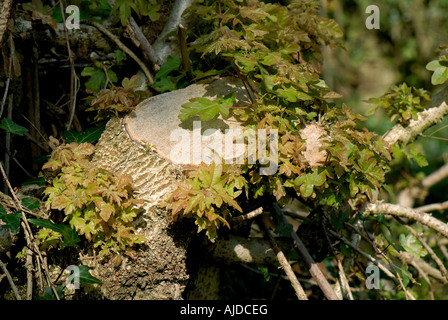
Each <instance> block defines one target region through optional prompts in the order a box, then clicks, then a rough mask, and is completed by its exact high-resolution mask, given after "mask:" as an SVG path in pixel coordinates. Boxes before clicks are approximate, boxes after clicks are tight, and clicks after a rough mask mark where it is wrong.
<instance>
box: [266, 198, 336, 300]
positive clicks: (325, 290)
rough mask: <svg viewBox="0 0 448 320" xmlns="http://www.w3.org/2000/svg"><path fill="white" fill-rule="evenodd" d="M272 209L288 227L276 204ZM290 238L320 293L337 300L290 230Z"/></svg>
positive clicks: (306, 251) (297, 238)
mask: <svg viewBox="0 0 448 320" xmlns="http://www.w3.org/2000/svg"><path fill="white" fill-rule="evenodd" d="M273 208H274V210H275V212H276V213H277V214H278V215H279V217H280V218H281V219H282V220H283V223H284V224H286V225H288V224H289V222H288V221H287V220H286V217H285V215H284V214H283V212H282V210H281V209H280V207H279V206H278V204H277V203H275V202H274V203H273ZM291 237H292V238H293V240H294V243H295V245H296V248H297V249H298V251H299V252H300V254H301V255H302V257H303V258H304V260H305V262H306V264H307V265H308V268H309V271H310V273H311V275H312V276H313V278H314V280H316V282H317V284H318V285H319V287H320V288H321V290H322V292H323V293H324V295H325V297H326V298H327V299H328V300H339V298H338V296H337V295H336V293H335V292H334V290H333V288H332V287H331V286H330V284H329V283H328V281H327V279H326V278H325V276H324V275H323V273H322V271H320V269H319V267H318V266H317V264H316V262H314V259H313V258H312V257H311V255H310V254H309V252H308V250H307V249H306V247H305V245H304V244H303V242H302V240H300V238H299V236H298V235H297V233H295V232H294V230H293V229H291Z"/></svg>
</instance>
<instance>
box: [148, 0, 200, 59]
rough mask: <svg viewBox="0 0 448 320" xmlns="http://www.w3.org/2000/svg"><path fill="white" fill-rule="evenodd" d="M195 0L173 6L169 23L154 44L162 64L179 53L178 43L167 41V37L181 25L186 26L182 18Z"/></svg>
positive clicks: (180, 2) (184, 1)
mask: <svg viewBox="0 0 448 320" xmlns="http://www.w3.org/2000/svg"><path fill="white" fill-rule="evenodd" d="M193 3H194V0H176V1H175V2H174V4H173V8H172V10H171V13H170V16H169V18H168V21H167V22H166V24H165V26H164V27H163V30H162V32H161V33H160V35H159V37H158V38H157V40H156V41H155V42H154V44H153V48H154V51H155V52H157V55H158V56H159V61H160V62H161V64H164V63H165V62H166V59H167V58H168V57H169V56H171V55H173V54H175V53H178V52H179V46H178V44H177V42H176V41H172V40H171V39H166V37H167V35H168V34H169V33H171V32H173V31H174V30H176V29H177V27H178V26H179V24H182V25H184V26H185V25H186V24H185V21H184V19H183V17H182V14H183V13H184V11H185V9H187V8H188V7H190V6H191V5H193Z"/></svg>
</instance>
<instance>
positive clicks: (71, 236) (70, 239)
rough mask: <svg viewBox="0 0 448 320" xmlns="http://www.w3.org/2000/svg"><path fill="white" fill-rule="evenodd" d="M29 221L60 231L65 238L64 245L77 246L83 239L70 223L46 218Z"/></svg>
mask: <svg viewBox="0 0 448 320" xmlns="http://www.w3.org/2000/svg"><path fill="white" fill-rule="evenodd" d="M28 221H29V222H30V223H32V224H34V225H36V226H39V227H42V228H47V229H50V230H53V231H55V232H59V233H60V234H61V235H62V237H63V239H64V242H63V244H62V245H63V246H64V247H75V248H76V247H77V246H78V245H77V243H78V242H79V241H81V239H80V238H79V236H78V234H77V233H76V231H75V230H73V229H72V228H70V226H68V225H65V224H54V223H53V222H51V221H49V220H45V219H28Z"/></svg>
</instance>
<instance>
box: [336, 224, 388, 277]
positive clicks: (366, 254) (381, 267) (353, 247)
mask: <svg viewBox="0 0 448 320" xmlns="http://www.w3.org/2000/svg"><path fill="white" fill-rule="evenodd" d="M328 232H330V233H331V234H332V235H334V236H335V237H337V238H339V239H340V240H342V241H344V242H345V243H346V244H347V245H348V246H350V247H351V248H352V249H354V250H355V251H356V252H358V253H360V254H361V255H362V256H363V257H365V258H366V259H367V260H369V261H371V262H372V263H374V264H375V265H376V266H377V267H378V268H380V269H381V270H382V271H383V272H384V273H385V274H386V275H387V276H388V277H389V278H391V279H394V280H396V276H395V275H394V274H393V273H392V272H390V270H389V269H387V268H386V266H384V265H383V264H382V263H381V262H378V261H377V260H376V259H375V258H373V257H372V256H371V255H369V254H368V253H365V252H364V251H362V250H361V249H359V248H358V247H357V246H354V245H353V244H352V243H351V242H350V241H349V240H348V239H346V238H345V237H344V236H341V235H340V234H339V233H337V232H335V231H333V230H328Z"/></svg>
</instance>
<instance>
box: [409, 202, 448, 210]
mask: <svg viewBox="0 0 448 320" xmlns="http://www.w3.org/2000/svg"><path fill="white" fill-rule="evenodd" d="M446 209H448V201H445V202H441V203H431V204H427V205H425V206H421V207H418V208H415V210H418V211H422V212H428V211H436V210H440V211H443V210H446Z"/></svg>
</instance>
